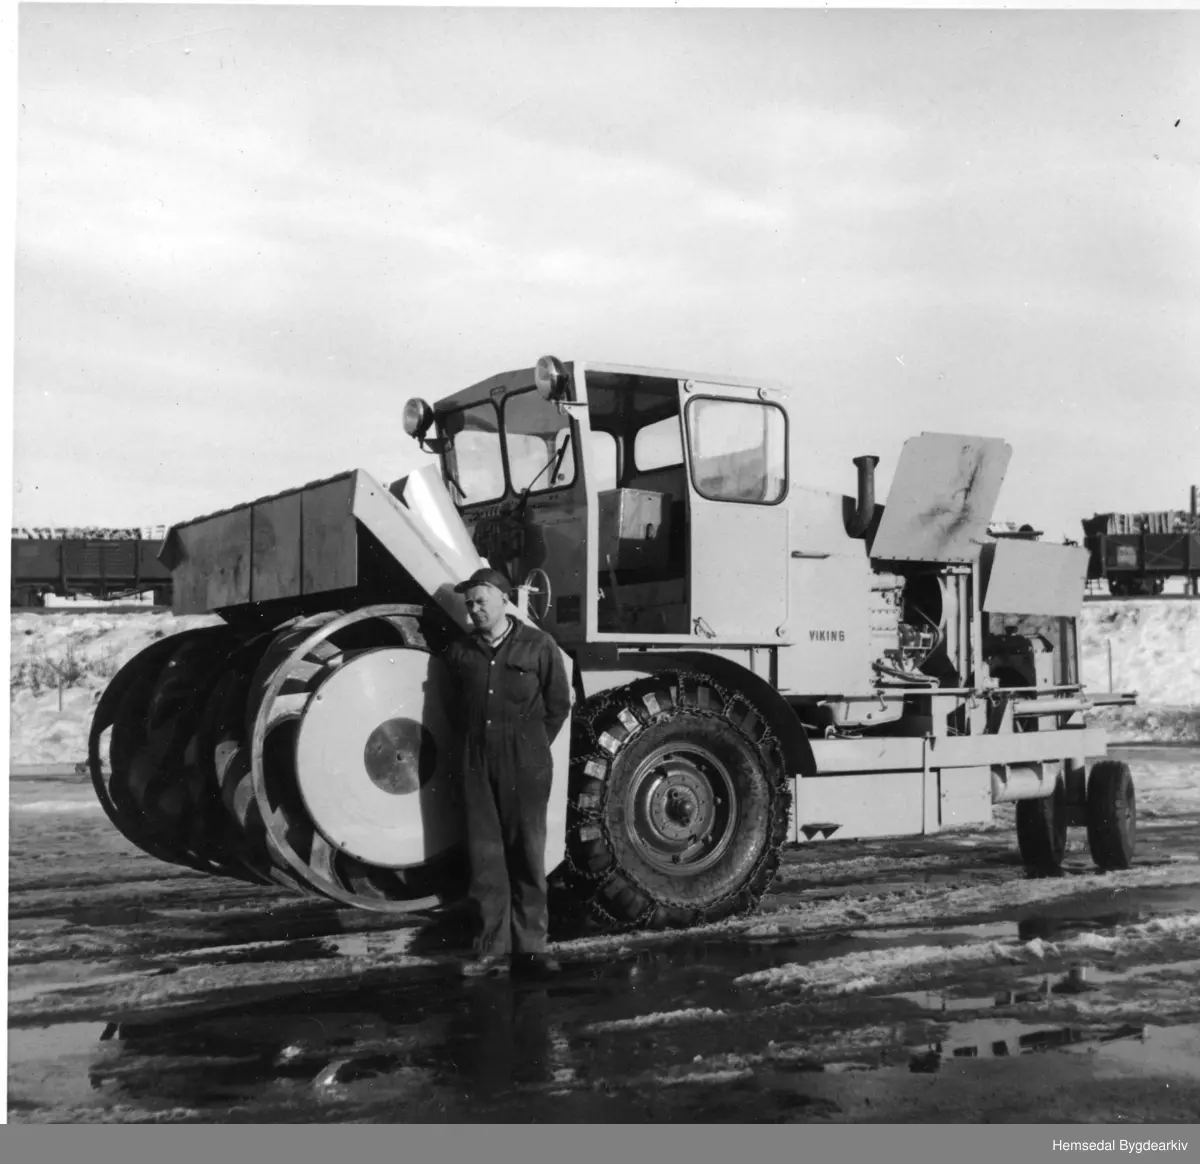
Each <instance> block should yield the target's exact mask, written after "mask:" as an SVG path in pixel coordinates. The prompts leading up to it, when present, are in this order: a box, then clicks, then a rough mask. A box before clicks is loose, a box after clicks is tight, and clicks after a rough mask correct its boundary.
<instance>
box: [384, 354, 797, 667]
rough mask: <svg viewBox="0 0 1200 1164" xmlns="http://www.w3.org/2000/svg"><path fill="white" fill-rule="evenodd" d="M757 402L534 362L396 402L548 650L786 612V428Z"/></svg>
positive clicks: (690, 632)
mask: <svg viewBox="0 0 1200 1164" xmlns="http://www.w3.org/2000/svg"><path fill="white" fill-rule="evenodd" d="M547 365H548V366H549V367H550V368H551V369H553V371H552V373H551V374H550V375H549V376H547V375H544V371H545V367H546V366H547ZM766 396H767V393H766V392H765V390H760V389H758V388H756V387H752V386H750V385H747V384H744V383H741V382H730V383H721V384H710V383H703V382H698V381H696V380H693V379H689V378H685V377H684V376H682V375H680V374H677V373H669V372H657V371H653V370H646V369H637V368H626V367H621V366H618V365H598V364H587V365H584V364H582V363H578V362H577V363H575V364H572V365H562V364H560V363H559V362H558V361H557V360H548V361H542V362H541V363H540V364H539V367H538V368H537V369H526V370H524V371H521V372H511V373H505V374H502V375H500V376H495V377H492V378H491V379H489V380H486V381H484V382H482V383H481V384H477V385H475V386H474V387H472V388H469V389H466V390H464V391H463V392H460V393H458V394H456V395H455V396H453V397H450V398H448V399H446V400H444V401H442V402H440V403H439V405H438V406H437V408H436V411H435V410H434V409H431V408H429V406H428V405H424V404H423V403H422V402H419V401H415V402H410V406H409V408H408V409H406V413H405V427H406V428H407V429H408V430H409V432H410V434H411V435H414V436H416V437H417V439H418V440H420V441H421V442H422V445H423V447H426V448H427V450H428V451H430V452H437V453H438V454H439V455H440V457H441V461H442V470H443V476H444V479H445V481H446V484H447V489H448V490H449V491H450V494H451V497H452V498H453V499H454V501H455V504H456V505H457V506H458V509H459V511H460V513H461V515H462V517H463V519H464V521H465V522H466V524H467V526H468V528H469V529H470V530H471V533H472V537H473V540H474V543H475V547H476V549H477V550H478V551H479V552H480V554H482V555H483V556H484V557H485V558H487V559H488V560H489V561H490V562H491V563H492V565H494V566H496V567H498V568H500V569H502V570H504V571H505V572H506V573H507V574H508V575H509V577H511V578H512V579H513V581H514V582H515V583H517V584H518V585H520V584H521V583H523V582H527V581H528V582H529V583H530V585H531V586H534V589H535V593H533V594H532V595H531V599H530V605H531V611H532V613H533V614H534V616H535V617H536V618H537V620H538V621H539V623H541V625H543V626H544V627H545V628H546V629H547V630H549V631H550V632H551V633H552V634H554V635H555V637H556V638H557V639H558V640H559V641H560V642H562V643H564V645H565V644H567V643H570V642H579V641H581V640H585V639H586V640H595V639H598V640H599V641H614V640H617V639H620V640H633V641H639V640H642V639H644V638H649V639H650V640H651V641H653V640H662V639H664V638H668V639H670V640H672V641H680V640H685V641H686V640H695V639H701V640H703V641H706V642H711V641H713V640H717V641H720V640H726V641H729V640H730V639H733V638H736V639H738V640H739V641H746V640H754V639H757V640H761V639H763V638H765V637H771V638H774V637H775V635H776V628H777V627H778V626H779V625H781V624H782V623H783V622H784V621H785V620H786V618H787V599H786V592H785V588H786V578H784V577H783V576H782V575H781V573H780V566H779V563H780V562H782V561H785V560H786V556H787V536H788V535H787V514H786V512H785V510H784V507H783V506H782V505H781V504H780V503H781V502H782V501H783V500H784V499H785V496H786V493H787V421H786V414H785V412H784V410H783V409H782V408H781V407H780V406H779V405H778V404H776V403H772V402H770V401H768V400H767V399H766ZM410 410H411V415H410ZM435 423H436V431H437V436H436V438H432V439H429V438H427V437H426V435H425V434H426V433H428V432H430V431H431V430H432V429H433V426H434V424H435ZM701 563H703V564H704V565H703V569H700V568H699V564H701ZM531 575H536V576H537V584H536V586H535V584H534V578H533V577H532V576H531ZM543 582H544V583H545V586H544V588H543V587H542V583H543ZM538 593H542V594H544V603H543V604H541V605H539V602H538ZM750 594H753V595H754V601H753V602H747V601H746V600H745V599H746V596H748V595H750Z"/></svg>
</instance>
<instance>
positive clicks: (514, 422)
mask: <svg viewBox="0 0 1200 1164" xmlns="http://www.w3.org/2000/svg"><path fill="white" fill-rule="evenodd" d="M501 420H502V423H503V427H504V448H505V452H506V453H507V455H508V479H509V482H510V483H511V485H512V488H513V492H515V493H523V492H524V491H525V490H526V489H529V490H530V492H531V493H536V492H542V491H544V490H546V489H559V488H561V487H562V486H564V485H570V484H571V483H572V482H574V480H575V448H574V443H575V442H574V441H573V440H572V438H571V430H570V421H569V420H568V419H567V417H566V416H564V415H563V414H562V413H561V412H559V410H558V407H557V406H556V405H555V404H554V403H553V402H552V401H549V400H543V399H542V397H541V396H539V395H538V393H537V392H535V391H534V390H533V389H528V390H526V391H523V392H514V393H513V394H512V395H510V396H506V397H505V398H504V404H503V406H502V408H501ZM530 486H532V488H530Z"/></svg>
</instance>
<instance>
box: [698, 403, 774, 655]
mask: <svg viewBox="0 0 1200 1164" xmlns="http://www.w3.org/2000/svg"><path fill="white" fill-rule="evenodd" d="M680 396H681V398H680V406H681V411H682V414H683V416H682V419H683V432H684V450H685V463H686V466H687V476H688V486H687V487H688V506H689V518H690V520H689V525H690V527H691V528H690V535H691V536H690V539H689V541H690V547H691V549H690V562H689V579H690V583H691V586H690V591H691V630H692V634H693V636H695V637H697V638H700V639H705V640H709V639H711V640H716V641H721V642H741V643H772V644H775V643H779V642H780V641H781V638H782V636H783V635H784V633H785V627H786V624H787V621H788V511H787V506H786V505H785V499H786V497H787V490H788V464H787V448H788V431H787V413H786V412H785V411H784V410H783V408H782V407H781V406H780V404H779V402H778V398H777V397H776V399H772V394H768V393H766V392H765V391H760V390H758V389H755V388H748V387H741V386H738V387H731V386H728V385H723V384H710V383H700V382H697V381H693V380H688V381H685V382H683V383H682V385H681V393H680Z"/></svg>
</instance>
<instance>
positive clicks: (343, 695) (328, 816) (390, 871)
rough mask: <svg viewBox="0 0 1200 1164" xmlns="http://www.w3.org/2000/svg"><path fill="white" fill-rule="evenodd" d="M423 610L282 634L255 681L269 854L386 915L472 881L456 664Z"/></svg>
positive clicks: (240, 793) (253, 781) (240, 792)
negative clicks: (429, 635)
mask: <svg viewBox="0 0 1200 1164" xmlns="http://www.w3.org/2000/svg"><path fill="white" fill-rule="evenodd" d="M421 613H422V612H421V608H420V607H412V606H375V607H366V608H364V609H362V610H357V611H353V612H351V613H349V614H343V615H340V616H336V617H333V616H323V617H319V618H318V619H313V620H308V621H307V622H306V623H303V624H298V625H297V626H295V627H293V628H290V629H289V630H287V631H285V632H284V633H283V634H281V635H279V636H278V637H277V638H276V639H275V641H274V642H272V644H271V646H270V647H269V648H268V650H267V652H266V654H265V655H264V657H263V660H262V662H261V664H260V665H259V667H258V669H257V672H256V674H255V676H254V678H253V680H252V681H251V685H250V696H249V700H248V703H247V708H246V731H247V735H248V737H249V739H250V772H249V780H250V785H249V789H248V788H247V787H246V783H245V778H243V779H242V780H240V781H238V782H237V784H236V785H235V787H234V788H233V789H232V792H231V795H230V801H231V803H232V806H233V809H234V811H235V813H238V814H241V815H242V816H244V817H245V819H247V820H249V819H250V814H251V813H252V812H253V809H252V808H251V804H250V797H249V791H250V790H251V789H252V791H253V801H254V805H255V806H256V807H257V811H258V814H259V817H260V818H261V821H262V824H263V828H264V842H265V845H266V848H267V851H268V852H269V853H270V855H271V859H272V861H273V862H275V863H276V864H277V865H278V866H279V867H281V868H283V869H286V870H287V871H288V872H289V873H290V874H291V875H292V876H294V877H295V878H296V879H297V880H299V881H300V882H302V883H303V884H304V885H306V886H307V887H309V889H311V890H313V891H315V892H317V893H320V894H322V895H324V896H326V897H329V898H332V899H333V900H335V901H340V902H343V903H345V904H347V905H353V906H356V907H358V908H362V909H369V910H374V911H377V912H383V913H404V912H409V911H412V910H416V909H424V908H428V907H430V906H432V905H435V904H438V903H440V902H441V901H443V900H444V899H445V898H446V897H447V896H449V895H451V894H453V893H454V892H456V891H457V890H458V888H459V885H460V883H461V877H460V873H461V870H462V866H463V862H462V859H461V838H462V819H461V802H460V795H461V794H460V790H459V784H458V780H457V776H458V773H457V771H456V770H455V768H456V766H455V765H454V764H453V763H452V752H453V740H452V738H451V733H450V730H449V726H448V723H447V721H446V705H447V700H446V695H445V691H444V679H445V676H444V671H443V664H442V663H441V661H440V660H439V659H437V658H435V657H434V656H432V655H431V654H430V653H429V651H428V650H427V649H426V646H425V641H424V637H423V635H422V633H421V630H420V625H419V617H420V615H421Z"/></svg>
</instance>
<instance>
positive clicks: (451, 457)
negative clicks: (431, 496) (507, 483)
mask: <svg viewBox="0 0 1200 1164" xmlns="http://www.w3.org/2000/svg"><path fill="white" fill-rule="evenodd" d="M439 427H440V429H441V433H442V436H443V437H445V438H446V439H447V440H448V442H449V444H448V446H447V450H446V453H445V457H444V472H445V476H446V480H447V481H448V482H449V483H450V487H451V488H452V489H454V490H456V491H457V494H458V496H457V498H456V500H457V501H458V503H459V504H463V503H464V502H466V503H470V504H475V503H477V502H480V501H494V500H495V499H496V498H497V497H502V496H503V495H504V464H503V462H502V461H501V459H500V430H499V426H498V424H497V421H496V408H495V406H494V405H493V404H492V402H491V401H490V400H485V401H484V402H483V403H482V404H473V405H472V406H471V407H470V408H463V409H461V410H459V411H458V412H447V413H444V414H443V415H442V417H441V421H440V426H439Z"/></svg>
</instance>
